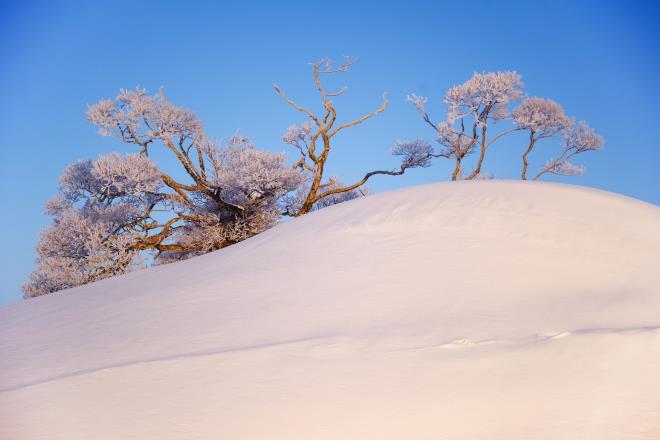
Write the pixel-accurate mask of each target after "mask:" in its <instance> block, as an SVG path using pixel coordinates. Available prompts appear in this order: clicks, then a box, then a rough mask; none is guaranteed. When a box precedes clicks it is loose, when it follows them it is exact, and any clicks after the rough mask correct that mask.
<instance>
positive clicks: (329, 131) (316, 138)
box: [273, 58, 428, 216]
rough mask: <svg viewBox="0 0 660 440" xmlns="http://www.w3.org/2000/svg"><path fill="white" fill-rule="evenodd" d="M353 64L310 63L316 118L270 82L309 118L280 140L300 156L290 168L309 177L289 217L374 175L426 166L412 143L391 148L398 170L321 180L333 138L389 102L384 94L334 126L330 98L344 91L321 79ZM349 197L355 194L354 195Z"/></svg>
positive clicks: (350, 190) (349, 62)
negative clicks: (346, 182) (328, 87)
mask: <svg viewBox="0 0 660 440" xmlns="http://www.w3.org/2000/svg"><path fill="white" fill-rule="evenodd" d="M353 63H354V60H353V59H352V58H345V59H344V61H343V62H342V63H341V64H340V65H339V66H336V67H334V66H333V63H332V62H331V61H330V60H329V59H327V58H324V59H322V60H320V61H318V62H315V63H312V69H313V77H314V84H315V86H316V89H317V90H318V93H319V95H320V97H321V104H322V107H323V111H322V114H319V115H317V114H315V113H313V112H312V111H311V110H309V109H307V108H305V107H302V106H301V105H299V104H298V103H296V102H295V101H293V100H292V99H290V98H289V97H288V96H287V95H286V94H285V93H284V91H283V90H282V88H281V87H280V86H279V85H278V84H277V83H275V82H273V85H274V86H275V90H276V91H277V93H279V94H280V96H281V97H282V98H283V99H284V101H286V102H287V103H288V104H289V105H291V106H292V107H294V108H295V109H297V110H298V111H300V112H302V113H304V114H305V115H306V116H307V117H308V118H309V121H306V122H304V123H302V124H301V125H300V126H295V125H292V126H291V127H289V129H288V130H287V131H286V133H285V134H284V136H283V137H282V140H283V142H284V143H287V144H289V145H292V146H294V147H295V148H296V149H297V150H298V152H299V154H300V157H299V159H298V160H297V161H296V162H295V164H294V165H293V167H294V168H295V169H299V170H301V171H303V172H305V173H306V174H308V175H309V176H310V177H309V179H310V180H309V185H307V186H306V187H305V188H306V189H305V194H304V195H302V194H301V195H300V197H301V198H302V199H303V200H302V201H301V203H300V204H299V205H296V204H291V205H290V207H291V209H293V211H289V210H287V211H286V213H287V214H288V215H292V216H300V215H303V214H306V213H308V212H310V211H312V210H313V209H315V206H319V203H320V202H321V201H322V200H323V199H327V198H329V197H337V196H339V195H340V194H344V193H352V192H353V191H355V190H358V189H359V188H360V187H361V186H362V185H364V184H365V183H366V182H367V181H368V180H369V179H370V178H371V177H373V176H375V175H379V174H383V175H389V176H397V175H401V174H403V173H404V172H405V170H406V169H407V168H414V167H420V166H428V156H427V155H424V154H420V151H418V150H415V149H414V148H412V147H414V145H413V144H407V145H406V146H400V147H395V148H394V149H393V154H396V155H400V156H403V161H402V163H401V165H400V166H399V168H398V169H394V170H376V171H370V172H368V173H366V174H365V175H364V177H363V178H362V179H360V180H359V181H357V182H355V183H353V184H350V185H343V184H339V181H338V180H337V179H327V180H324V178H325V171H326V170H325V166H326V162H327V160H328V157H329V155H330V152H331V151H332V141H333V138H334V137H335V136H336V135H337V134H338V133H339V132H341V131H342V130H344V129H346V128H349V127H354V126H356V125H358V124H361V123H362V122H365V121H366V120H368V119H370V118H372V117H374V116H376V115H377V114H379V113H381V112H383V111H384V110H385V108H386V107H387V103H388V101H387V95H386V94H384V95H383V103H382V104H381V105H380V107H378V108H377V109H376V110H374V111H372V112H371V113H368V114H366V115H365V116H362V117H361V118H358V119H356V120H354V121H351V122H347V123H343V124H338V125H336V122H337V110H336V108H335V106H334V103H333V100H332V98H334V97H337V96H339V95H342V94H343V93H345V92H346V91H347V88H346V87H343V88H341V89H339V90H338V91H328V90H326V89H325V87H324V85H323V81H322V77H324V76H327V75H333V74H338V73H345V72H347V71H348V70H349V69H350V67H351V66H352V65H353ZM411 148H412V149H411ZM352 194H355V193H354V192H353V193H352ZM321 203H322V202H321ZM294 206H295V208H294Z"/></svg>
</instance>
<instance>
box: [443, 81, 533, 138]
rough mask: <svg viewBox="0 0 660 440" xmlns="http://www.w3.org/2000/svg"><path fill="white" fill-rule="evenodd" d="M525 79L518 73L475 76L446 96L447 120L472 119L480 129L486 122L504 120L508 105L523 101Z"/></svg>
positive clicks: (451, 90)
mask: <svg viewBox="0 0 660 440" xmlns="http://www.w3.org/2000/svg"><path fill="white" fill-rule="evenodd" d="M523 89H524V85H523V83H522V78H521V77H520V75H518V74H517V73H516V72H515V71H512V72H490V73H474V75H472V78H470V79H469V80H467V81H465V82H464V83H463V84H461V85H458V86H454V87H452V88H451V89H449V90H448V91H447V94H446V95H445V99H444V101H445V104H447V106H448V111H447V120H448V121H449V122H450V123H452V122H454V121H456V120H457V119H460V118H463V117H466V116H472V117H473V118H474V119H475V120H476V121H477V122H478V123H479V125H486V123H487V119H488V118H491V119H493V120H495V121H497V120H499V119H504V118H506V117H507V116H508V114H509V112H508V109H507V105H508V104H509V103H510V102H512V101H516V100H519V99H521V98H522V97H523Z"/></svg>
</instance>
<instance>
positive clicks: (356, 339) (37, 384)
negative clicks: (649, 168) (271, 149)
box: [0, 181, 660, 440]
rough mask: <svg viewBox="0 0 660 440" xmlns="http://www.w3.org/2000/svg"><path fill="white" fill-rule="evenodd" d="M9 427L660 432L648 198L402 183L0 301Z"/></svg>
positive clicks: (297, 434)
mask: <svg viewBox="0 0 660 440" xmlns="http://www.w3.org/2000/svg"><path fill="white" fill-rule="evenodd" d="M0 388H1V390H0V438H2V439H7V440H23V439H35V440H37V439H38V440H46V439H58V440H59V439H62V440H75V439H80V440H90V439H92V440H94V439H108V440H118V439H140V440H143V439H154V440H156V439H157V440H163V439H177V440H178V439H186V440H187V439H214V440H217V439H434V440H435V439H443V440H447V439H506V440H515V439H521V440H522V439H525V440H529V439H548V440H557V439H598V440H607V439H616V440H622V439H624V440H634V439H660V208H658V207H656V206H653V205H649V204H645V203H642V202H639V201H636V200H632V199H629V198H625V197H621V196H617V195H613V194H609V193H605V192H601V191H595V190H588V189H583V188H579V187H573V186H565V185H555V184H542V183H531V182H526V183H521V182H507V181H479V182H464V183H458V184H456V183H445V184H437V185H429V186H422V187H415V188H408V189H403V190H398V191H394V192H389V193H383V194H378V195H374V196H370V197H367V198H363V199H360V200H356V201H352V202H348V203H345V204H341V205H338V206H334V207H331V208H328V209H324V210H322V211H319V212H317V213H314V214H311V215H308V216H305V217H303V218H300V219H296V220H293V221H289V222H286V223H284V224H281V225H279V226H277V227H275V228H274V229H271V230H269V231H267V232H265V233H263V234H261V235H259V236H257V237H254V238H252V239H250V240H247V241H245V242H242V243H240V244H238V245H235V246H232V247H230V248H227V249H225V250H222V251H219V252H214V253H211V254H208V255H205V256H202V257H198V258H195V259H192V260H189V261H185V262H182V263H176V264H173V265H168V266H161V267H156V268H153V269H149V270H145V271H140V272H135V273H131V274H128V275H126V276H121V277H117V278H113V279H109V280H105V281H101V282H98V283H95V284H92V285H88V286H85V287H81V288H76V289H72V290H69V291H64V292H61V293H58V294H52V295H49V296H45V297H40V298H36V299H32V300H28V301H25V302H22V303H20V304H13V305H9V306H5V307H2V308H0Z"/></svg>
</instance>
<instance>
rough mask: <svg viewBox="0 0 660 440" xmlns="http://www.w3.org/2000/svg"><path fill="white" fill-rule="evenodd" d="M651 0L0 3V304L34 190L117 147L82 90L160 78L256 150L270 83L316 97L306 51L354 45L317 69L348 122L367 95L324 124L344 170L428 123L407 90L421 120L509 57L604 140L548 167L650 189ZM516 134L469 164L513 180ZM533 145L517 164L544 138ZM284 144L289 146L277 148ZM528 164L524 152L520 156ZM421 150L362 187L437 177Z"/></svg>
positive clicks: (360, 165)
mask: <svg viewBox="0 0 660 440" xmlns="http://www.w3.org/2000/svg"><path fill="white" fill-rule="evenodd" d="M659 5H660V2H656V1H649V2H643V1H637V2H634V1H626V2H624V1H620V2H612V1H605V0H601V1H593V2H590V1H547V2H532V1H495V0H491V1H471V2H462V1H451V2H450V1H430V2H415V1H405V2H403V1H402V2H362V3H361V4H357V3H356V2H355V1H347V2H343V1H333V2H322V3H321V2H319V3H315V2H285V1H280V2H263V3H258V2H243V3H242V4H241V5H237V4H224V3H222V2H210V1H209V2H183V1H158V2H140V1H112V2H110V1H108V2H61V1H43V2H40V1H15V2H9V1H6V0H5V1H2V2H0V59H2V68H0V96H2V100H3V105H2V106H1V107H0V128H1V131H0V133H1V135H0V143H1V146H2V158H1V160H0V164H1V165H0V167H1V169H0V171H1V173H2V177H1V178H2V185H1V187H0V188H1V189H0V191H1V192H0V199H1V200H2V206H4V207H5V210H4V213H3V215H2V216H0V222H1V226H2V230H4V231H5V238H4V240H3V244H4V250H3V252H2V253H1V254H0V255H1V257H0V303H7V302H13V301H17V300H19V299H20V297H21V294H20V285H21V284H22V283H23V282H24V281H25V279H26V277H27V274H28V273H29V271H30V270H32V268H33V267H34V263H33V260H34V245H35V243H36V240H37V236H38V232H39V230H40V229H42V228H44V227H45V226H46V225H47V224H48V221H49V218H48V217H46V216H45V215H44V214H43V205H44V203H45V202H46V200H47V199H49V198H50V197H52V196H53V195H55V193H56V191H57V179H58V177H59V175H60V174H61V172H62V170H63V169H64V168H65V167H66V166H67V165H68V164H70V163H71V162H74V161H76V160H78V159H83V158H92V159H93V158H96V157H98V156H99V155H101V154H104V153H107V152H109V151H113V150H114V151H116V150H119V151H129V149H128V148H126V147H124V146H122V145H121V144H119V142H118V141H115V140H113V139H110V138H101V137H99V136H98V135H97V134H96V129H95V128H94V127H92V126H91V125H89V124H88V123H87V122H86V121H85V118H84V112H85V109H86V106H87V104H91V103H94V102H96V101H98V100H99V99H101V98H108V97H114V96H115V95H116V94H117V91H118V90H119V88H121V87H124V88H133V87H135V86H138V85H139V86H142V87H146V88H148V89H150V90H152V91H156V90H157V89H158V88H159V87H160V86H163V87H164V88H165V91H166V93H167V95H168V97H169V98H170V99H171V100H172V101H173V102H175V103H176V104H178V105H181V106H184V107H186V108H189V109H191V110H193V111H195V112H196V113H197V114H198V115H199V116H200V117H201V119H202V120H203V121H204V123H205V125H206V128H207V132H208V133H209V134H210V135H211V136H212V137H214V138H216V139H223V138H224V139H226V138H227V137H228V136H230V135H231V134H232V133H234V132H235V131H237V130H240V131H241V132H242V133H244V134H245V135H247V136H248V137H250V138H251V139H252V140H253V141H254V142H255V143H256V145H257V147H259V148H262V149H269V150H274V151H283V150H287V146H285V145H283V144H282V143H281V142H280V137H281V134H282V132H283V131H284V130H285V129H286V128H287V126H288V125H289V124H290V123H292V122H300V121H302V120H303V118H302V117H301V114H299V113H298V112H296V111H295V110H293V109H292V108H290V107H288V106H287V105H285V104H284V103H283V102H282V101H281V99H280V98H279V97H278V96H277V94H276V93H275V91H274V90H273V87H272V84H271V81H272V80H277V81H278V82H279V84H280V85H281V86H282V87H283V88H284V89H285V91H286V92H287V93H288V94H289V96H291V97H293V98H295V99H298V100H299V101H300V102H301V103H303V104H306V105H310V106H313V105H316V104H317V96H315V94H314V89H313V84H312V82H311V76H310V67H309V65H308V63H309V62H310V61H314V60H317V59H319V58H321V57H325V56H328V57H331V58H334V59H341V56H342V55H353V56H356V57H358V62H357V63H356V65H355V66H354V68H353V70H352V71H351V72H350V73H349V74H347V75H344V76H343V77H341V78H334V80H333V84H335V85H338V86H341V85H348V86H349V92H348V94H346V95H345V96H342V97H341V98H337V99H336V101H335V102H336V105H337V108H338V113H339V118H341V119H342V120H343V121H347V120H349V119H351V118H354V117H357V116H361V114H363V113H367V112H369V111H371V110H373V109H375V108H376V107H377V106H378V105H379V104H380V96H381V94H382V92H384V91H387V92H389V95H390V99H391V104H390V107H389V108H388V109H387V110H386V111H385V113H383V114H382V115H381V116H378V117H377V118H375V119H373V120H371V121H369V122H368V123H366V124H364V125H362V126H360V127H359V128H356V129H351V130H347V131H346V132H345V133H344V134H342V136H341V137H337V138H336V140H337V143H336V145H335V151H334V152H333V155H334V158H333V159H332V160H331V162H330V165H329V166H330V172H332V173H334V174H337V175H339V176H340V177H341V178H342V179H343V180H345V181H352V180H354V179H356V178H358V177H361V176H362V174H363V173H364V172H365V171H368V170H370V169H373V168H380V167H392V166H394V165H395V164H396V161H395V160H394V159H393V158H391V157H390V156H389V154H388V150H389V148H390V147H391V146H392V144H393V143H394V141H395V140H396V139H397V138H400V139H412V138H418V137H425V138H427V139H429V140H432V139H433V134H432V133H431V132H429V130H428V129H427V128H428V127H427V126H425V125H424V123H423V122H422V121H421V119H420V118H419V117H418V115H417V113H416V112H415V111H414V109H413V108H412V107H411V106H410V105H409V104H408V103H406V102H405V100H404V97H405V95H406V94H407V93H410V92H414V93H417V94H422V95H428V96H429V110H430V113H431V115H432V117H433V119H435V120H440V119H442V118H443V113H442V110H443V106H442V96H443V94H444V92H445V91H446V89H447V88H448V87H451V86H452V85H455V84H458V83H461V82H463V81H465V80H466V79H468V78H469V77H470V76H471V75H472V73H473V72H474V71H478V72H482V71H496V70H517V71H518V72H519V73H521V74H522V76H523V81H524V82H525V84H526V91H527V93H528V94H529V95H531V96H542V97H547V98H552V99H554V100H556V101H558V102H559V103H561V104H562V105H563V106H564V108H565V109H566V112H567V113H568V114H569V115H573V116H576V117H577V118H578V119H584V120H587V121H588V122H589V123H590V124H591V125H592V126H593V127H595V128H596V130H597V131H598V132H599V133H600V134H602V135H603V136H604V137H605V139H606V149H605V151H603V152H602V153H594V154H585V155H584V156H582V157H578V158H577V160H576V163H580V164H583V165H586V166H587V168H588V171H587V173H586V174H585V175H584V176H580V177H574V178H559V179H547V180H558V181H564V182H568V183H573V184H578V185H586V186H591V187H596V188H601V189H605V190H608V191H614V192H618V193H621V194H625V195H628V196H632V197H636V198H639V199H642V200H645V201H648V202H651V203H656V204H657V203H660V173H659V172H658V166H659V164H660V147H659V145H658V143H659V141H658V130H659V128H660V116H659V114H660V113H659V112H658V110H657V108H658V103H660V88H659V84H658V73H659V72H660V69H659V67H660V31H659V28H660V6H659ZM523 143H524V140H523V139H521V138H513V139H512V140H511V141H510V142H505V143H502V144H500V145H498V146H497V150H493V153H494V154H493V156H492V157H491V158H490V159H489V160H487V162H486V164H485V170H486V171H490V172H494V173H495V174H496V175H497V176H498V177H501V178H515V177H517V176H518V173H519V170H520V163H519V154H520V150H521V149H522V148H523ZM556 151H557V150H556V146H555V145H554V144H552V143H548V144H542V145H541V146H540V147H539V149H538V151H537V152H536V153H535V154H536V155H535V156H533V157H532V160H533V164H534V165H536V166H538V165H540V163H542V162H543V161H544V160H545V159H546V158H547V157H549V156H550V155H552V154H553V153H554V152H556ZM290 157H293V155H291V156H290ZM534 165H533V166H534ZM450 167H451V164H450V163H449V161H446V160H444V161H443V160H437V161H436V162H435V163H434V166H433V167H431V168H428V169H424V170H412V172H410V174H406V175H405V176H403V177H378V178H375V179H372V180H371V181H370V186H371V187H372V188H373V189H374V190H376V191H383V190H388V189H393V188H397V187H402V186H409V185H417V184H420V183H427V182H434V181H441V180H447V178H448V176H449V173H450Z"/></svg>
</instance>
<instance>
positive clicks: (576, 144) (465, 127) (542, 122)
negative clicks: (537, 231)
mask: <svg viewBox="0 0 660 440" xmlns="http://www.w3.org/2000/svg"><path fill="white" fill-rule="evenodd" d="M523 98H524V85H523V83H522V80H521V77H520V75H518V73H516V72H515V71H511V72H491V73H482V74H480V73H475V74H474V75H473V76H472V78H470V79H469V80H467V81H466V82H464V83H463V84H461V85H458V86H455V87H452V88H450V89H449V90H448V91H447V93H446V95H445V97H444V102H445V104H447V117H446V119H445V120H444V121H442V122H440V123H434V122H433V121H432V120H431V118H430V116H429V115H428V113H427V111H426V104H427V99H426V98H424V97H420V96H417V95H415V94H410V95H408V96H407V97H406V100H408V101H409V102H411V103H412V104H413V105H414V106H415V109H416V110H417V111H418V112H419V113H420V114H421V115H422V119H423V120H424V122H426V123H427V124H428V125H429V126H430V127H432V128H433V130H434V132H435V135H436V141H437V142H438V143H439V144H440V145H442V147H443V148H442V150H440V152H439V153H438V154H435V155H433V154H432V155H431V157H446V158H448V159H453V160H454V163H455V166H454V170H453V172H452V180H461V179H467V180H470V179H482V178H484V176H485V174H484V173H482V166H483V164H484V160H485V157H486V153H487V151H488V149H489V148H490V146H491V145H492V144H493V143H494V142H495V141H497V140H499V139H502V138H504V137H507V136H508V135H510V134H512V133H514V132H526V134H527V139H528V142H527V146H526V148H525V149H524V152H523V154H522V173H521V179H522V180H526V179H527V169H528V166H529V161H528V156H529V155H530V154H531V153H532V151H533V150H534V149H535V147H536V145H537V143H538V142H539V141H540V140H542V139H549V138H553V137H554V138H560V137H561V136H563V137H564V144H565V145H564V150H565V151H564V153H563V154H562V155H560V156H559V157H557V158H556V159H553V160H551V161H549V162H548V163H546V166H545V167H544V168H543V170H542V171H541V172H540V173H539V174H537V175H536V176H535V179H538V178H539V177H541V176H542V175H544V174H546V173H551V174H557V175H576V174H579V173H581V172H583V171H584V167H578V166H575V165H573V164H572V163H570V162H568V159H569V158H570V157H572V156H574V155H575V154H579V153H582V152H585V151H592V150H598V149H600V146H602V138H601V137H600V136H598V135H596V134H595V133H594V132H593V130H592V129H589V128H588V127H587V126H586V125H584V126H583V125H582V124H580V125H577V126H575V125H574V122H573V118H569V117H568V116H566V114H565V113H564V110H563V109H562V107H561V106H560V105H559V104H557V103H556V102H555V101H553V100H550V99H544V98H526V99H524V100H523V101H522V102H521V103H520V104H519V105H518V106H517V107H515V108H514V109H513V111H511V112H510V111H509V106H510V105H511V104H512V103H514V102H515V101H517V100H520V99H523ZM500 121H504V124H507V123H508V124H509V126H510V127H511V128H508V129H507V128H505V129H501V130H498V131H495V128H496V127H495V125H496V124H495V123H496V122H500ZM508 121H510V122H508ZM498 125H499V124H498ZM569 145H570V147H569ZM477 152H478V153H479V154H478V158H477V159H476V165H475V166H474V168H473V169H472V171H470V172H468V173H466V172H465V171H464V168H465V162H466V160H467V158H468V157H469V156H470V155H472V154H473V153H477Z"/></svg>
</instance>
